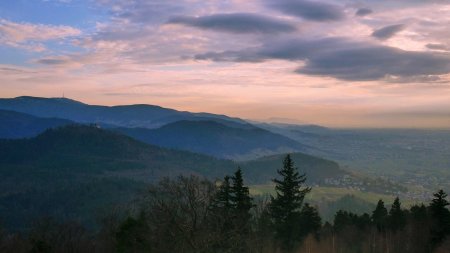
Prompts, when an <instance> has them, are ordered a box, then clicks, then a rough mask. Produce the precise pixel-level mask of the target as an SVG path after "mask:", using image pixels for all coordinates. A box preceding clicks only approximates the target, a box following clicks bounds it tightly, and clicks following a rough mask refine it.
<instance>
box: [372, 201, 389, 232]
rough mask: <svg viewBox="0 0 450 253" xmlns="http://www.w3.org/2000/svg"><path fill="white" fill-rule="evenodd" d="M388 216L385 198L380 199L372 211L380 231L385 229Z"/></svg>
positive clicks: (373, 219)
mask: <svg viewBox="0 0 450 253" xmlns="http://www.w3.org/2000/svg"><path fill="white" fill-rule="evenodd" d="M387 216H388V211H387V209H386V207H384V202H383V200H381V199H380V200H379V201H378V203H377V207H376V208H375V210H374V211H373V213H372V222H373V223H374V224H375V225H376V226H377V228H378V230H379V231H382V230H384V229H385V226H386V219H387Z"/></svg>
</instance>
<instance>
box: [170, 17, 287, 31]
mask: <svg viewBox="0 0 450 253" xmlns="http://www.w3.org/2000/svg"><path fill="white" fill-rule="evenodd" d="M167 23H169V24H182V25H187V26H193V27H197V28H200V29H207V30H215V31H222V32H230V33H270V34H276V33H288V32H294V31H295V30H296V28H295V26H293V25H291V24H289V23H286V22H283V21H280V20H277V19H273V18H269V17H266V16H262V15H255V14H250V13H232V14H215V15H210V16H202V17H187V16H182V17H174V18H171V19H170V20H169V21H168V22H167Z"/></svg>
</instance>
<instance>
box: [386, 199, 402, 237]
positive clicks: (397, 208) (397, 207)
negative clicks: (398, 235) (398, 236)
mask: <svg viewBox="0 0 450 253" xmlns="http://www.w3.org/2000/svg"><path fill="white" fill-rule="evenodd" d="M388 220H389V228H390V229H391V230H392V231H394V232H397V231H398V230H401V229H403V227H405V225H406V214H405V212H404V211H403V210H402V208H401V203H400V199H399V198H398V197H397V198H395V200H394V203H393V204H392V206H391V210H389V219H388Z"/></svg>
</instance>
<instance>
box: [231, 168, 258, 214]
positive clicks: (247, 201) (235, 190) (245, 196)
mask: <svg viewBox="0 0 450 253" xmlns="http://www.w3.org/2000/svg"><path fill="white" fill-rule="evenodd" d="M232 180H233V185H232V186H231V192H232V195H231V201H232V204H233V207H234V209H235V211H236V214H237V215H238V216H239V217H246V218H249V217H250V213H249V212H250V209H251V208H252V207H253V204H252V198H251V197H250V192H249V189H248V187H246V186H244V179H243V177H242V170H241V168H238V170H237V171H236V172H235V173H234V176H233V177H232Z"/></svg>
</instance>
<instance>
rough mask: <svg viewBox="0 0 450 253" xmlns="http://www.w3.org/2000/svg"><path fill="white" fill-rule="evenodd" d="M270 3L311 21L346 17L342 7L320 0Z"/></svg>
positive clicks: (286, 0)
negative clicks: (320, 0)
mask: <svg viewBox="0 0 450 253" xmlns="http://www.w3.org/2000/svg"><path fill="white" fill-rule="evenodd" d="M268 5H269V6H270V7H273V8H275V9H277V10H279V11H281V12H283V13H285V14H287V15H291V16H296V17H300V18H303V19H306V20H310V21H318V22H324V21H338V20H342V19H344V18H345V14H344V11H343V10H342V8H341V7H339V6H337V5H333V4H328V3H322V2H319V1H303V0H269V2H268Z"/></svg>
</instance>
